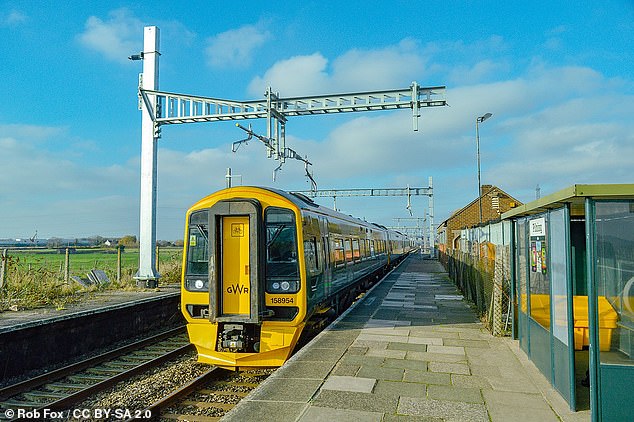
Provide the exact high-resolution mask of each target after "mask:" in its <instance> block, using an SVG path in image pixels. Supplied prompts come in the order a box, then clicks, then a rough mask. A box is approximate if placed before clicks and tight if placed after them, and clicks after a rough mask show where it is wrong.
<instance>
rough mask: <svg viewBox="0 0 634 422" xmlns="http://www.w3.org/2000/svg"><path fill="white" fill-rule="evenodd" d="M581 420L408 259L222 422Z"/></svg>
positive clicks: (451, 289)
mask: <svg viewBox="0 0 634 422" xmlns="http://www.w3.org/2000/svg"><path fill="white" fill-rule="evenodd" d="M509 420H513V421H540V422H542V421H571V422H576V421H579V422H581V421H589V420H590V411H584V412H572V411H570V409H569V406H568V404H567V403H566V402H565V401H564V400H563V398H561V396H560V395H559V393H558V392H556V391H555V390H554V389H553V388H552V387H551V386H550V384H549V383H548V381H547V380H546V379H545V378H544V377H543V375H541V373H540V372H539V370H538V369H537V368H536V367H535V366H534V365H533V363H532V362H530V361H529V360H528V358H527V357H526V355H524V354H523V352H521V351H520V349H519V345H518V343H517V341H514V340H512V339H510V338H508V337H507V338H504V337H502V338H500V337H493V336H492V335H491V334H490V333H489V332H488V331H487V330H486V328H485V327H484V326H483V325H482V324H481V323H480V321H479V320H478V318H477V315H476V313H475V312H474V310H473V309H472V308H471V307H470V305H469V304H468V303H467V302H466V301H464V300H463V298H462V295H461V294H460V292H459V291H458V290H457V289H456V287H455V286H454V284H453V283H452V282H451V281H450V280H449V278H448V276H447V274H446V273H445V272H444V270H443V268H442V266H441V265H440V264H439V263H438V261H435V260H426V259H423V257H422V256H420V255H411V256H410V257H408V258H407V259H406V260H405V261H403V263H402V264H401V265H400V266H399V267H398V268H396V269H395V270H394V271H393V272H392V273H391V274H389V275H388V276H387V277H386V278H385V279H384V280H383V281H382V282H380V283H379V284H377V285H376V286H375V287H374V288H373V289H371V290H370V291H369V292H368V293H367V294H366V295H365V296H364V297H363V298H362V299H361V300H359V301H357V302H356V303H355V304H354V305H353V307H351V308H350V309H349V310H347V311H346V312H345V313H344V314H343V315H342V316H341V317H339V318H338V319H337V320H336V321H335V323H333V324H332V325H331V326H330V327H328V328H327V329H326V330H324V331H323V332H322V333H320V334H319V335H318V336H317V337H316V338H315V339H313V340H312V341H311V342H310V343H309V344H308V345H306V346H305V347H304V348H302V349H301V350H300V351H299V352H297V353H296V354H295V355H294V356H293V357H292V358H291V359H289V360H288V362H286V364H285V365H284V366H282V367H281V368H280V369H279V370H278V371H276V372H275V373H274V374H273V375H271V376H270V377H269V378H268V379H267V380H266V381H264V382H263V383H262V384H261V385H260V386H259V387H258V388H257V389H255V390H253V391H252V392H251V393H250V394H249V395H248V396H247V397H246V398H245V399H243V400H242V401H241V402H240V403H239V404H238V405H237V406H236V407H235V408H233V409H232V410H231V411H230V412H229V413H227V414H226V415H225V416H224V417H223V418H222V421H240V422H243V421H276V422H278V421H301V422H308V421H310V422H314V421H328V422H331V421H363V422H368V421H494V422H495V421H509Z"/></svg>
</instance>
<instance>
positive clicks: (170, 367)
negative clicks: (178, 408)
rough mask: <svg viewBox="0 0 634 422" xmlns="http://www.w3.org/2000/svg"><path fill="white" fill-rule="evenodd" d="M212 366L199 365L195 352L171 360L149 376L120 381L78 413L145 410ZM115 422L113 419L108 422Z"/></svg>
mask: <svg viewBox="0 0 634 422" xmlns="http://www.w3.org/2000/svg"><path fill="white" fill-rule="evenodd" d="M209 368H210V367H209V365H206V364H201V363H198V362H196V354H195V353H194V352H191V353H188V354H187V355H185V356H183V357H180V358H178V359H174V360H171V361H169V362H166V363H164V364H163V365H161V366H159V367H157V368H154V369H152V370H150V371H149V372H147V373H145V374H141V375H137V376H135V377H133V378H131V379H130V380H126V381H121V382H120V383H118V384H117V385H115V386H114V387H112V388H110V389H108V390H106V391H104V392H102V393H100V394H98V395H96V396H95V397H94V398H91V399H90V400H86V401H84V402H83V403H80V404H78V405H76V406H74V407H75V408H78V409H127V410H129V411H131V412H133V411H135V410H143V409H145V408H146V407H148V406H149V405H151V404H152V403H154V402H155V401H157V400H159V399H161V398H163V397H164V396H166V395H167V394H169V393H170V392H172V391H174V390H176V389H177V388H179V387H180V386H182V385H183V384H185V383H187V382H188V381H190V380H192V379H194V378H196V377H198V376H200V375H202V374H203V373H205V372H207V371H208V370H209ZM107 420H114V419H107Z"/></svg>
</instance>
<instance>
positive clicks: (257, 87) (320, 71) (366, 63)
mask: <svg viewBox="0 0 634 422" xmlns="http://www.w3.org/2000/svg"><path fill="white" fill-rule="evenodd" d="M424 71H425V60H424V59H423V57H422V56H421V55H420V52H419V46H418V43H417V42H416V41H415V40H411V39H405V40H403V41H401V42H400V43H399V44H397V45H394V46H389V47H385V48H381V49H374V50H361V49H354V50H350V51H348V52H346V53H344V54H342V55H341V56H339V57H337V58H335V59H334V60H333V61H332V64H331V66H329V60H328V59H327V58H326V57H324V56H323V55H322V54H321V53H313V54H310V55H303V56H294V57H291V58H288V59H285V60H281V61H279V62H277V63H275V64H274V65H273V66H271V68H269V69H268V70H267V71H266V72H265V73H264V74H263V75H262V76H257V77H255V78H253V80H252V81H251V83H250V84H249V93H250V94H252V95H258V96H259V95H262V92H264V91H265V90H266V87H267V86H271V87H272V88H273V89H274V90H275V91H279V92H280V95H281V96H282V97H290V96H297V95H311V94H324V93H337V92H352V91H359V90H364V91H367V90H370V91H371V90H380V89H391V88H396V87H399V86H402V85H403V81H407V82H406V84H409V83H410V82H411V81H413V80H415V79H416V78H417V77H418V78H420V77H421V76H422V75H424Z"/></svg>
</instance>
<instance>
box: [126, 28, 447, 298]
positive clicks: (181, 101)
mask: <svg viewBox="0 0 634 422" xmlns="http://www.w3.org/2000/svg"><path fill="white" fill-rule="evenodd" d="M159 34H160V31H159V28H157V27H156V26H146V27H145V28H144V37H143V51H142V52H141V53H140V54H135V55H132V56H130V57H129V58H130V59H131V60H143V73H142V74H141V75H139V90H138V95H139V109H140V110H142V131H141V198H140V231H139V271H138V272H137V274H136V276H135V278H136V279H137V280H138V282H140V283H143V284H144V285H146V286H147V287H154V286H155V285H156V281H157V280H158V278H159V277H160V275H159V273H158V272H157V271H156V251H155V248H154V245H155V244H156V192H157V141H158V139H159V137H160V127H161V126H162V125H174V124H187V123H202V122H218V121H230V120H247V119H266V120H267V135H266V138H267V141H268V142H269V143H270V145H271V148H267V158H273V159H275V160H279V161H280V163H284V161H285V160H286V158H297V155H299V154H297V153H296V152H295V151H292V152H291V151H289V149H288V148H286V140H285V125H286V121H287V120H288V118H289V117H294V116H310V115H323V114H331V113H349V112H365V111H380V110H398V109H404V108H411V109H412V119H413V123H412V124H413V129H414V131H417V130H418V118H419V117H420V110H421V109H422V108H427V107H438V106H445V105H447V101H446V100H445V87H444V86H434V87H421V86H420V85H418V83H417V82H413V83H412V84H411V85H410V86H409V87H408V88H404V89H391V90H385V91H368V92H357V93H347V94H333V95H309V96H300V97H287V98H284V97H280V95H279V93H274V92H273V91H272V89H271V88H270V87H269V88H268V89H267V90H266V93H265V94H264V95H265V98H264V99H261V100H255V101H235V100H228V99H219V98H212V97H203V96H199V95H188V94H178V93H174V92H166V91H159V87H158V76H159V71H158V64H159V56H160V53H159V39H160V36H159ZM293 153H295V155H293Z"/></svg>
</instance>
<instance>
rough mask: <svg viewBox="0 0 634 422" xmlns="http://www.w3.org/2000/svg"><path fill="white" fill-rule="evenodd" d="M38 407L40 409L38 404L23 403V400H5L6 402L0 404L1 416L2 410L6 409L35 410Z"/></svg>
mask: <svg viewBox="0 0 634 422" xmlns="http://www.w3.org/2000/svg"><path fill="white" fill-rule="evenodd" d="M38 407H40V403H33V402H30V401H23V400H7V401H3V402H2V403H0V409H2V415H4V410H7V409H17V408H20V409H28V410H31V409H37V408H38Z"/></svg>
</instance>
